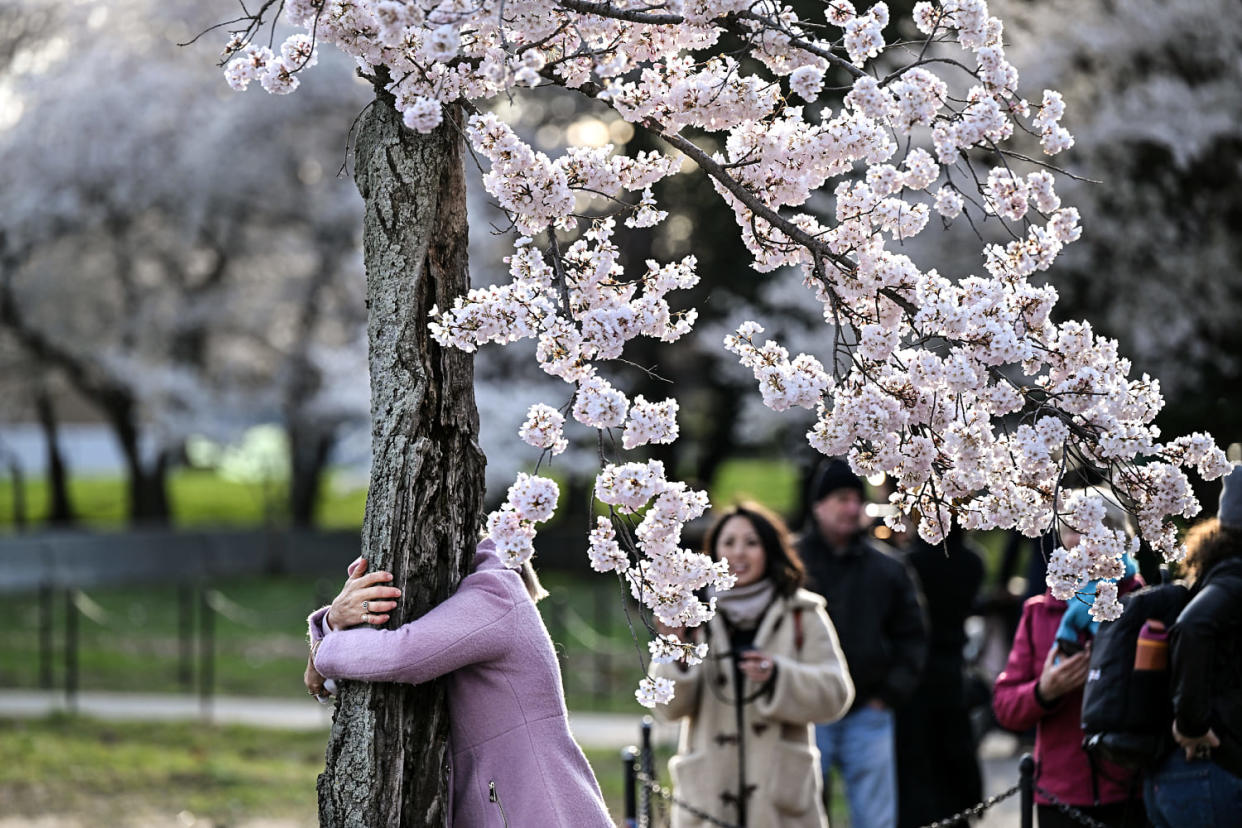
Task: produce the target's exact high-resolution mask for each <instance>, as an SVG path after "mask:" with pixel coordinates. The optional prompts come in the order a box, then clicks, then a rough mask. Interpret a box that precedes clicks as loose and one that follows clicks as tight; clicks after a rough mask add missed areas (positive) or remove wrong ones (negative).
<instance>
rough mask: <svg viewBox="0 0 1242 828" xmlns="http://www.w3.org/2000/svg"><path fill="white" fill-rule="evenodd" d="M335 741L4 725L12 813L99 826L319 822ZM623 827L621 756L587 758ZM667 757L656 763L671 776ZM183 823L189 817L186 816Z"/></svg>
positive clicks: (0, 780) (183, 729)
mask: <svg viewBox="0 0 1242 828" xmlns="http://www.w3.org/2000/svg"><path fill="white" fill-rule="evenodd" d="M326 744H327V733H326V732H322V731H314V732H296V731H280V730H262V729H256V728H248V727H238V726H219V725H204V724H201V723H197V722H149V723H129V722H127V723H114V722H102V721H98V720H94V719H88V718H82V717H71V716H55V717H51V718H47V719H34V720H10V719H0V802H3V803H5V807H4V815H5V816H9V817H13V816H26V817H31V818H34V817H36V816H38V817H46V816H48V815H60V816H76V817H79V818H83V817H86V818H89V820H88V821H89V822H90V824H98V825H126V824H131V823H137V822H142V823H145V824H168V825H173V824H178V822H179V821H180V822H182V824H189V823H190V820H189V818H188V815H186V814H183V813H182V812H188V814H189V815H193V816H194V817H195V818H197V819H198V820H202V821H203V822H197V823H194V824H204V823H205V824H215V825H236V824H238V823H241V822H245V821H250V820H257V819H264V818H266V819H280V820H281V821H282V824H284V823H290V822H291V823H293V824H297V825H306V826H312V825H315V824H316V804H315V803H316V799H315V779H316V777H317V776H318V774H319V772H320V771H321V770H322V769H323V756H324V747H325V745H326ZM587 757H588V759H589V760H590V762H591V764H592V766H593V767H594V768H595V772H596V775H597V776H598V778H599V781H600V787H601V788H602V789H603V791H604V797H605V799H606V801H607V803H608V808H609V811H610V813H612V814H613V816H614V818H615V819H616V820H617V821H618V822H620V819H621V816H622V813H623V807H624V804H623V797H624V773H623V770H622V763H621V754H620V751H619V750H609V749H595V750H590V751H587ZM667 760H668V753H667V752H665V751H661V752H660V753H658V755H657V759H656V766H657V767H658V768H664V767H665V765H666V763H667ZM178 815H180V818H178Z"/></svg>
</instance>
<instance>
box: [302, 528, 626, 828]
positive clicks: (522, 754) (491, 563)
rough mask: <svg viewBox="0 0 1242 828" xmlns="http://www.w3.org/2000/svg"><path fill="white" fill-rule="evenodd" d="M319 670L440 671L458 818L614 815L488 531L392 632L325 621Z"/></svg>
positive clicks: (538, 626)
mask: <svg viewBox="0 0 1242 828" xmlns="http://www.w3.org/2000/svg"><path fill="white" fill-rule="evenodd" d="M326 612H327V608H326V607H325V608H324V609H321V610H318V611H316V612H315V613H314V614H313V615H311V617H310V634H311V639H312V641H318V640H319V639H321V638H322V642H321V643H320V645H319V649H318V651H317V652H316V654H315V669H317V670H318V671H319V672H320V673H322V674H323V675H324V676H326V677H330V678H340V679H357V680H362V681H400V682H407V683H409V684H419V683H421V682H424V681H429V680H430V679H433V678H436V677H438V676H443V675H447V676H448V696H449V707H450V716H449V718H450V721H451V731H452V735H451V742H450V746H451V751H452V764H453V777H452V778H453V781H452V785H453V803H452V824H453V825H455V826H458V828H491V826H496V827H497V828H504V826H509V828H523V826H539V827H540V828H595V826H608V828H611V826H612V825H613V822H612V820H611V819H610V818H609V816H608V809H607V807H606V806H605V805H604V799H603V795H602V794H601V793H600V789H599V783H598V782H597V781H596V780H595V774H594V773H592V771H591V766H590V765H589V764H587V761H586V757H584V756H583V755H582V750H581V749H579V747H578V745H577V743H575V742H574V740H573V737H571V736H570V734H569V724H568V721H567V718H566V712H565V697H564V694H563V693H562V691H561V672H560V667H559V666H558V665H557V661H556V653H555V651H554V650H553V649H552V639H551V638H549V636H548V631H547V629H546V628H545V627H544V625H543V620H542V618H541V617H540V615H539V612H538V610H536V609H535V604H534V602H533V601H531V598H530V595H529V593H527V591H526V587H525V585H524V584H523V583H522V578H521V576H520V575H519V574H518V573H517V572H515V571H514V570H511V569H507V568H506V567H505V566H504V565H503V564H501V562H500V559H499V558H498V557H497V555H496V552H495V547H494V546H493V544H492V542H491V541H490V540H485V541H483V542H482V543H480V544H479V546H478V549H477V550H476V551H475V556H474V566H473V571H472V572H471V573H470V574H469V575H467V576H466V578H465V579H464V580H463V581H462V582H461V586H460V587H459V588H458V590H457V592H456V593H455V594H454V595H453V596H452V597H451V598H449V599H448V600H447V601H445V602H444V603H442V604H440V605H439V606H437V607H436V608H434V609H433V610H431V612H429V613H427V614H426V615H424V616H423V617H422V618H419V619H418V620H417V621H411V622H410V623H408V624H404V625H402V626H401V627H399V628H398V629H395V630H377V629H374V628H371V627H355V628H353V629H348V630H336V631H333V630H325V629H324V626H323V617H324V615H325V614H326Z"/></svg>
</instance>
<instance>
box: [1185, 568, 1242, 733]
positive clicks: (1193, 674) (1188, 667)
mask: <svg viewBox="0 0 1242 828" xmlns="http://www.w3.org/2000/svg"><path fill="white" fill-rule="evenodd" d="M1235 585H1239V584H1238V582H1237V581H1236V579H1227V580H1226V579H1222V580H1221V581H1218V582H1213V583H1209V584H1208V585H1207V586H1205V587H1204V588H1203V590H1202V591H1201V592H1200V593H1199V594H1198V595H1196V596H1195V597H1194V598H1193V599H1192V600H1191V602H1190V603H1189V604H1187V605H1186V608H1185V609H1184V610H1182V614H1181V615H1180V616H1178V619H1177V623H1176V624H1174V625H1173V628H1172V629H1171V630H1170V638H1171V649H1172V652H1173V712H1174V715H1175V716H1176V720H1177V729H1178V731H1179V732H1181V734H1182V735H1183V736H1187V737H1189V738H1192V739H1193V738H1197V737H1199V736H1202V735H1203V734H1204V733H1207V731H1208V728H1210V727H1211V726H1212V723H1211V717H1212V690H1213V687H1212V659H1213V657H1214V655H1215V653H1216V650H1217V648H1218V647H1220V646H1221V644H1222V640H1223V639H1222V636H1223V634H1224V632H1225V630H1226V628H1227V626H1228V624H1227V622H1228V620H1229V619H1230V617H1231V616H1232V615H1233V609H1234V602H1235V600H1236V597H1237V590H1234V589H1230V587H1231V586H1235Z"/></svg>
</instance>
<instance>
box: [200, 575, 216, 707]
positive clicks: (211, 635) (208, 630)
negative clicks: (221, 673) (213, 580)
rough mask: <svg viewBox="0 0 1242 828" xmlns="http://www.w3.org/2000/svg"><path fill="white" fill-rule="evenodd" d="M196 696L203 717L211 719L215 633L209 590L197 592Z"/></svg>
mask: <svg viewBox="0 0 1242 828" xmlns="http://www.w3.org/2000/svg"><path fill="white" fill-rule="evenodd" d="M198 623H199V639H198V647H199V650H198V658H199V663H198V696H199V705H200V708H201V710H202V714H203V718H205V719H208V720H210V719H211V694H212V689H213V688H212V684H213V683H214V682H215V655H216V633H215V626H216V625H215V612H214V610H213V609H212V606H211V590H210V589H202V590H201V591H200V592H199V605H198Z"/></svg>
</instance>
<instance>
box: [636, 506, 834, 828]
mask: <svg viewBox="0 0 1242 828" xmlns="http://www.w3.org/2000/svg"><path fill="white" fill-rule="evenodd" d="M706 546H707V551H708V552H709V554H711V555H712V557H713V558H716V559H724V560H727V561H728V562H729V568H730V570H731V571H732V572H733V573H734V575H736V576H737V583H736V584H735V585H734V587H733V589H731V590H729V591H727V592H722V593H720V594H719V595H718V596H717V605H716V609H717V613H716V617H715V618H713V619H712V620H711V621H710V622H709V623H708V624H707V625H705V627H704V628H699V629H695V630H692V631H691V632H690V639H691V640H697V641H704V640H705V641H707V643H708V644H709V645H710V652H709V653H708V655H707V658H706V659H705V660H704V661H703V663H701V664H698V665H694V666H690V667H687V666H685V665H684V664H680V663H676V664H653V665H652V669H651V673H652V675H654V676H660V677H663V678H668V679H671V680H672V681H673V682H674V684H675V686H676V695H675V696H674V698H673V700H672V701H671V702H669V703H668V704H667V705H666V706H664V707H662V708H657V710H656V715H657V716H658V717H660V718H661V719H664V720H666V721H675V720H677V719H681V720H682V726H681V738H680V743H679V746H678V751H677V755H676V756H674V757H673V758H672V759H671V760H670V761H669V772H670V774H671V775H672V779H673V795H674V797H676V798H677V799H678V800H680V801H681V802H684V803H687V804H689V805H691V806H693V808H694V809H696V810H698V811H701V812H704V813H706V814H710V815H711V816H712V817H714V818H716V819H718V820H722V821H724V822H728V823H732V824H736V825H741V826H746V827H747V828H776V827H777V826H779V828H795V827H797V828H801V826H826V825H827V824H828V820H827V817H826V816H825V814H824V808H823V803H822V797H821V786H822V782H821V776H820V770H819V752H818V751H817V750H816V748H815V737H814V731H813V729H812V723H815V722H831V721H834V720H836V719H838V718H840V717H841V716H842V715H844V714H845V712H846V711H847V710H849V707H850V703H851V702H852V701H853V696H854V685H853V683H852V682H851V681H850V676H849V671H848V670H847V669H846V665H845V661H844V658H843V657H842V655H841V649H840V646H839V645H838V644H837V635H836V631H835V630H834V629H833V626H832V622H831V621H830V620H829V618H828V615H827V613H826V612H825V611H824V600H823V599H822V598H820V597H819V596H818V595H815V594H813V593H811V592H808V591H806V590H803V589H800V588H799V587H800V585H801V583H802V580H803V569H802V564H801V562H800V561H799V560H798V557H797V554H796V553H795V552H794V550H793V548H792V546H791V544H790V542H789V533H788V530H786V529H785V526H784V524H783V523H782V522H781V520H780V519H779V518H778V517H776V516H775V515H773V514H771V513H770V512H768V511H767V510H765V509H763V508H762V507H761V506H758V505H755V504H743V505H740V506H737V507H735V508H733V509H731V510H730V511H728V512H726V513H725V514H723V515H721V516H720V517H719V518H718V519H717V521H716V523H715V524H714V525H713V526H712V528H711V530H710V531H709V532H708V534H707V544H706ZM660 631H661V632H665V633H673V634H677V635H679V636H681V637H683V638H684V637H685V631H684V630H677V629H668V628H665V627H661V628H660ZM739 725H740V727H739ZM670 808H671V811H672V816H673V826H674V828H694V827H695V826H700V825H709V824H710V823H708V822H706V821H705V820H703V819H702V818H701V817H700V816H698V815H696V814H695V813H694V812H693V811H691V810H689V809H686V808H684V807H680V806H678V805H671V806H670Z"/></svg>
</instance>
